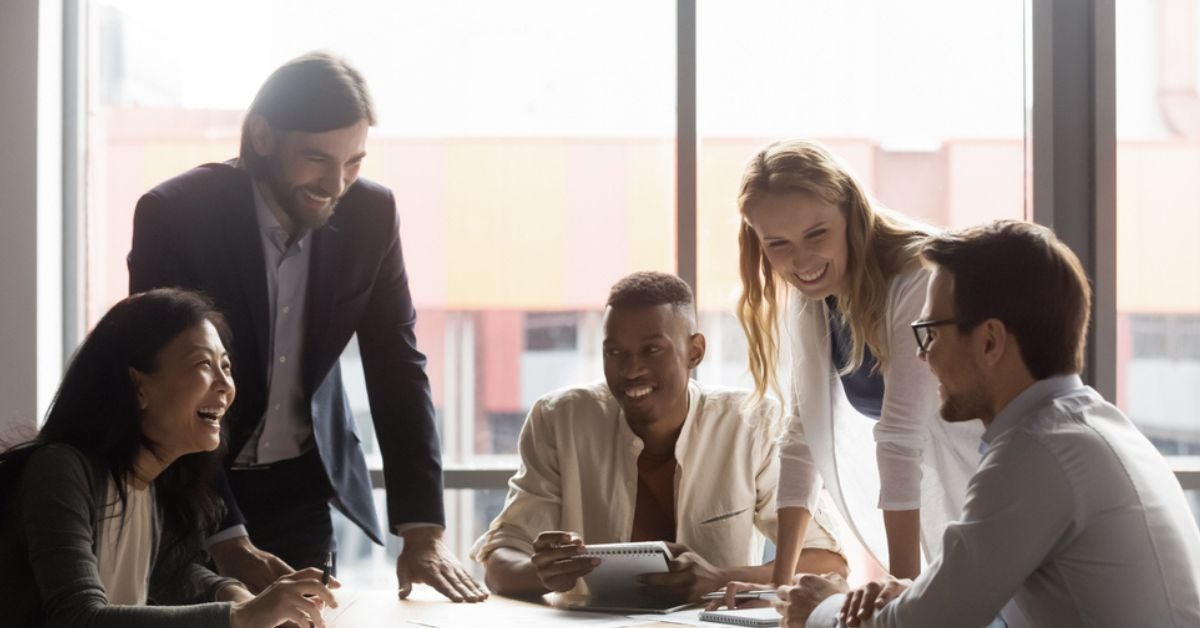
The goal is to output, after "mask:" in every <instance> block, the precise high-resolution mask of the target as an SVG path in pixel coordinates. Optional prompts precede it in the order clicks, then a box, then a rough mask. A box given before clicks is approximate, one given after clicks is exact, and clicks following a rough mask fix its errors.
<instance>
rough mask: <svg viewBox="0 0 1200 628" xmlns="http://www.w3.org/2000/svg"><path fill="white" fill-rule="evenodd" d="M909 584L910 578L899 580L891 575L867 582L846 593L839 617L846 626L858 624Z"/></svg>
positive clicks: (910, 582) (898, 594) (898, 595)
mask: <svg viewBox="0 0 1200 628" xmlns="http://www.w3.org/2000/svg"><path fill="white" fill-rule="evenodd" d="M911 586H912V580H908V579H907V578H906V579H903V580H901V579H897V578H893V577H891V576H886V577H884V578H882V579H880V580H876V581H874V582H868V583H867V584H865V585H863V586H861V587H859V588H857V589H855V590H853V591H851V592H850V593H848V594H847V595H846V601H845V602H844V603H843V604H842V615H841V619H842V621H843V622H845V623H846V625H847V626H851V627H853V626H860V625H862V623H863V622H864V621H867V620H868V619H870V618H871V617H872V616H874V615H875V611H877V610H879V609H881V608H883V607H884V605H886V604H887V603H888V602H891V601H892V600H894V599H896V598H898V597H900V594H901V593H904V591H905V590H907V589H908V587H911Z"/></svg>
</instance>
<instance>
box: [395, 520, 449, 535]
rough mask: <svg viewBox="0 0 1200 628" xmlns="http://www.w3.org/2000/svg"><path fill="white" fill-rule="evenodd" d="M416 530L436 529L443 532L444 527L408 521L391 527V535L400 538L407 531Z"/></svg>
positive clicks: (436, 524)
mask: <svg viewBox="0 0 1200 628" xmlns="http://www.w3.org/2000/svg"><path fill="white" fill-rule="evenodd" d="M417 528H438V529H440V530H445V529H446V526H444V525H442V524H440V523H429V522H427V521H410V522H408V523H397V524H396V525H394V526H392V534H395V535H396V536H400V535H401V534H404V533H405V532H408V531H409V530H416V529H417Z"/></svg>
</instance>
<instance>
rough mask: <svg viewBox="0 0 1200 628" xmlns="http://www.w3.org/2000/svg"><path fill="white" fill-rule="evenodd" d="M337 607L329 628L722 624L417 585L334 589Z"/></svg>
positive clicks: (689, 615) (685, 615)
mask: <svg viewBox="0 0 1200 628" xmlns="http://www.w3.org/2000/svg"><path fill="white" fill-rule="evenodd" d="M335 595H336V596H337V598H338V605H339V607H338V608H330V609H326V611H325V621H326V625H327V626H328V627H329V628H372V627H373V626H388V627H396V626H423V627H425V628H457V627H460V626H462V627H467V628H510V627H511V628H517V627H520V628H529V627H537V628H542V627H543V626H545V627H547V628H556V627H558V626H562V627H584V628H623V627H626V626H638V627H639V628H641V627H645V628H649V627H656V628H679V626H681V625H691V626H719V625H722V624H710V623H708V622H700V621H699V615H700V611H699V609H698V608H693V609H690V610H686V611H679V612H677V613H673V614H671V615H668V616H651V617H648V616H645V615H637V616H621V615H614V614H608V613H590V612H585V611H569V610H564V609H561V608H555V607H554V606H552V605H551V603H555V602H557V600H556V599H555V596H553V595H551V596H547V599H548V602H550V603H540V604H539V603H537V602H529V601H522V600H514V599H511V598H505V597H501V596H498V595H495V594H493V595H491V596H490V597H488V599H487V600H486V601H484V602H480V603H477V604H455V603H454V602H451V601H449V600H447V599H446V598H444V597H442V596H441V594H439V593H438V592H437V591H434V590H433V589H432V588H431V587H428V586H425V585H419V586H417V587H415V588H414V589H413V592H412V594H411V595H410V596H409V597H408V599H407V600H400V599H399V598H398V597H397V596H396V590H395V589H351V588H349V587H345V588H343V589H341V590H338V591H336V592H335Z"/></svg>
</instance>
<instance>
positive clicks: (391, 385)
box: [128, 162, 445, 542]
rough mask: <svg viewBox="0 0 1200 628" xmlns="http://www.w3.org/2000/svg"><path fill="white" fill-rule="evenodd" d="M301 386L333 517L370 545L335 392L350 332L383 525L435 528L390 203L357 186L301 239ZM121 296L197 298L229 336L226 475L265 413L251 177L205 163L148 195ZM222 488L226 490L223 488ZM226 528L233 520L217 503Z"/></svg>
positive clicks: (440, 520) (352, 435)
mask: <svg viewBox="0 0 1200 628" xmlns="http://www.w3.org/2000/svg"><path fill="white" fill-rule="evenodd" d="M312 247H313V248H312V258H311V266H310V269H309V277H308V302H307V305H306V308H307V309H306V319H305V323H306V324H305V327H306V329H305V332H304V353H303V360H304V361H303V364H302V370H303V385H304V394H305V397H306V398H307V399H308V400H309V401H310V407H311V410H312V425H313V436H314V439H315V441H316V447H317V450H318V452H319V454H320V456H321V462H322V464H323V466H324V468H325V472H326V474H327V475H328V477H329V481H330V484H331V485H332V487H333V491H334V498H333V502H334V504H335V505H336V506H337V507H338V508H339V509H340V510H341V511H342V512H343V513H345V514H346V516H347V517H349V518H350V520H352V521H354V522H355V523H356V524H358V525H359V526H360V527H361V528H362V529H363V530H364V531H365V532H366V533H367V534H368V536H370V537H371V538H372V539H374V540H375V541H376V542H381V540H382V536H383V535H382V533H381V531H380V528H379V522H378V518H377V517H376V514H375V506H374V501H373V500H372V498H371V478H370V475H369V473H368V471H367V465H366V462H365V459H364V457H363V451H362V446H361V445H360V442H359V436H358V429H357V427H356V426H355V423H354V417H353V416H352V415H351V412H350V404H349V401H348V399H347V397H346V390H345V387H344V386H343V385H342V373H341V369H340V368H339V365H338V357H339V356H340V355H341V353H342V350H343V349H345V347H346V344H347V342H349V340H350V337H351V335H353V334H355V333H357V334H358V340H359V347H360V351H361V354H362V363H363V371H364V374H365V376H366V384H367V396H368V399H369V401H370V407H371V416H372V418H373V420H374V423H375V433H376V436H377V440H378V442H379V446H380V449H381V450H382V453H383V463H384V465H383V471H384V478H385V481H386V483H387V509H388V520H389V522H390V524H391V525H393V526H394V525H397V524H401V523H408V522H418V521H419V522H429V523H437V524H442V525H444V524H445V513H444V509H443V504H442V463H441V453H440V451H441V448H440V444H439V440H438V434H437V427H436V423H435V418H434V410H433V401H432V399H431V397H430V393H429V379H428V377H427V376H426V374H425V356H424V355H423V354H422V353H421V352H420V351H418V350H417V342H416V335H415V333H414V324H415V321H416V312H415V310H414V308H413V304H412V298H411V296H410V294H409V290H408V276H407V274H406V272H405V270H404V259H403V256H402V254H401V249H400V232H399V217H398V215H397V213H396V202H395V199H394V198H393V197H392V193H391V191H389V190H388V189H387V188H385V187H383V186H381V185H378V184H376V183H373V182H370V181H367V180H364V179H359V180H357V181H356V182H355V183H354V184H353V185H352V186H350V188H349V189H348V190H347V192H346V194H345V195H344V196H343V197H342V199H341V200H340V201H339V202H338V204H337V207H336V208H335V209H334V212H333V216H332V217H331V218H330V219H329V222H328V223H326V224H325V226H323V227H321V228H320V229H318V230H316V231H314V232H313V238H312ZM128 263H129V291H130V293H136V292H142V291H145V290H149V289H151V288H157V287H181V288H190V289H193V290H199V291H201V292H203V293H205V294H207V295H208V296H209V297H210V298H212V299H213V300H214V301H215V302H216V305H217V307H218V308H219V309H220V310H221V312H222V313H223V314H224V315H225V317H226V318H227V319H228V322H229V326H230V328H231V329H232V332H233V343H232V344H233V346H232V347H231V348H230V349H229V350H230V354H231V360H232V362H233V372H234V381H235V383H236V384H237V398H236V400H235V402H234V404H233V406H232V407H231V408H230V410H229V412H228V414H227V415H226V417H227V428H228V432H227V434H228V442H227V449H226V465H229V464H232V462H233V459H234V458H235V457H236V455H237V452H238V451H240V450H241V449H242V446H243V445H244V444H245V443H246V441H247V439H249V437H250V435H251V433H252V432H253V431H254V429H255V427H256V426H257V425H258V422H259V421H260V420H261V419H262V416H263V412H264V410H265V409H266V403H267V360H268V359H269V358H268V356H267V350H268V346H269V344H268V342H269V334H270V331H269V330H270V321H269V320H268V317H269V316H270V312H269V307H268V302H267V285H266V270H265V262H264V260H263V253H262V243H261V240H260V239H259V233H258V223H257V222H256V219H255V212H254V196H253V193H252V191H251V179H250V176H249V174H248V173H247V172H246V171H244V170H242V169H240V168H238V167H236V165H235V164H234V162H226V163H223V164H205V165H203V166H200V167H198V168H195V169H193V170H190V171H188V172H185V173H183V174H181V175H179V176H177V177H175V178H173V179H170V180H168V181H166V182H164V183H162V184H160V185H158V186H157V187H155V188H154V189H153V190H150V191H149V192H147V193H146V194H145V195H144V196H142V198H141V199H140V200H139V201H138V204H137V210H136V212H135V213H134V218H133V247H132V249H131V251H130V253H129V258H128ZM222 484H227V483H224V482H223V483H222ZM225 493H226V501H227V502H228V506H229V510H230V515H229V517H227V518H226V522H225V523H226V527H227V526H229V525H235V524H239V523H244V518H243V517H242V515H241V512H240V511H239V510H238V508H237V505H236V503H234V501H233V499H232V496H231V495H230V494H229V493H228V489H227V488H226V490H225Z"/></svg>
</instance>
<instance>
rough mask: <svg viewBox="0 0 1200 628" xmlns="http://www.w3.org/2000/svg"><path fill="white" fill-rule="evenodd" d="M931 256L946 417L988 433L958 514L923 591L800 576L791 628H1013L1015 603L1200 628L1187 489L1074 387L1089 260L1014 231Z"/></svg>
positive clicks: (939, 240) (1043, 614)
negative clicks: (1009, 624)
mask: <svg viewBox="0 0 1200 628" xmlns="http://www.w3.org/2000/svg"><path fill="white" fill-rule="evenodd" d="M923 255H924V258H925V259H926V260H927V262H929V263H930V264H931V265H932V266H933V268H934V270H933V275H932V278H931V280H930V283H929V290H928V294H927V299H926V303H925V308H924V310H923V311H922V317H921V320H919V321H916V322H914V323H913V325H912V328H913V332H914V333H915V334H916V335H917V343H918V346H919V347H920V349H919V351H920V354H921V357H922V358H923V359H924V360H925V361H926V362H927V363H928V364H929V367H930V369H931V370H932V371H933V374H934V375H935V376H936V377H937V379H938V382H939V383H940V387H939V393H940V396H941V408H940V412H941V415H942V418H943V419H945V420H946V421H952V422H959V421H972V420H975V419H980V420H981V421H983V423H984V426H985V428H986V429H985V432H984V436H983V443H982V445H981V450H982V451H983V460H982V462H981V463H980V466H979V469H978V471H977V472H976V473H975V475H974V477H973V478H972V479H971V482H970V484H969V486H968V494H967V501H966V505H965V507H964V509H963V515H962V518H961V520H959V521H957V522H955V523H952V524H950V526H949V527H948V528H947V529H946V533H945V537H944V541H943V544H942V547H943V552H942V556H941V557H940V558H939V559H938V560H937V561H936V562H935V563H934V564H933V565H931V566H930V567H929V568H928V569H927V570H925V571H924V572H922V574H921V575H920V577H918V578H917V579H916V580H915V581H909V580H896V579H892V578H886V579H883V580H880V581H878V582H873V583H870V584H868V585H867V586H865V587H862V588H860V589H858V590H855V591H850V590H849V588H848V587H847V586H846V584H845V582H844V581H842V580H840V579H838V578H823V577H820V576H801V577H799V578H798V579H797V582H796V586H794V587H784V588H783V589H782V590H781V594H782V600H783V604H782V606H783V608H782V609H781V612H783V613H784V614H785V615H786V616H787V618H788V625H789V626H804V625H807V626H810V627H814V626H821V627H826V626H839V625H849V626H860V625H862V626H922V627H926V628H930V627H937V626H955V627H957V626H984V625H988V624H989V622H993V625H1003V622H1002V621H998V620H996V617H997V615H998V613H999V611H1000V610H1001V608H1002V607H1004V606H1005V605H1006V604H1007V603H1009V601H1010V600H1012V602H1013V603H1014V604H1015V605H1016V606H1017V608H1018V609H1019V611H1020V613H1021V614H1023V615H1024V619H1025V620H1027V621H1028V622H1029V623H1030V624H1031V625H1034V626H1055V627H1064V626H1180V627H1182V626H1200V532H1198V531H1197V526H1196V522H1195V521H1194V519H1193V517H1192V514H1191V512H1190V511H1189V508H1188V504H1187V501H1186V498H1185V497H1184V494H1183V491H1182V489H1181V488H1180V485H1179V482H1178V481H1177V480H1176V479H1175V477H1174V475H1173V474H1172V472H1171V469H1170V468H1169V467H1168V465H1167V463H1166V461H1165V460H1164V459H1163V457H1162V456H1161V455H1160V454H1159V453H1158V451H1157V450H1156V449H1155V447H1154V445H1152V444H1151V443H1150V441H1149V440H1147V439H1146V437H1145V436H1143V435H1142V434H1141V433H1140V432H1139V431H1138V430H1137V428H1136V427H1134V425H1133V424H1132V423H1131V422H1130V421H1129V419H1128V418H1127V417H1126V416H1125V415H1124V414H1122V413H1121V411H1120V410H1118V409H1117V408H1116V407H1114V406H1113V405H1111V404H1109V403H1108V402H1106V401H1105V400H1104V399H1103V398H1102V397H1101V396H1100V395H1099V394H1098V393H1097V392H1096V391H1095V390H1093V389H1091V388H1090V387H1088V386H1085V385H1084V384H1083V382H1082V381H1081V380H1080V378H1079V372H1080V371H1081V370H1082V366H1083V355H1084V342H1085V341H1084V339H1085V336H1086V332H1087V325H1088V316H1089V311H1090V307H1091V294H1090V290H1089V288H1088V283H1087V278H1086V277H1085V275H1084V273H1083V270H1082V268H1081V267H1080V265H1079V261H1078V259H1076V257H1075V255H1074V254H1073V253H1072V252H1071V251H1070V249H1068V248H1067V247H1066V245H1064V244H1063V243H1062V242H1060V241H1059V240H1058V239H1057V238H1056V237H1055V236H1054V234H1053V232H1051V231H1050V230H1049V229H1047V228H1045V227H1041V226H1038V225H1034V224H1030V223H1024V222H1018V221H1000V222H995V223H992V224H989V225H986V226H981V227H976V228H972V229H967V230H964V231H959V232H956V233H949V234H945V235H941V236H937V237H934V238H932V239H931V240H930V241H929V242H928V243H927V244H926V245H925V247H924V250H923ZM1006 616H1007V613H1006ZM805 622H807V624H806V623H805Z"/></svg>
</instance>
